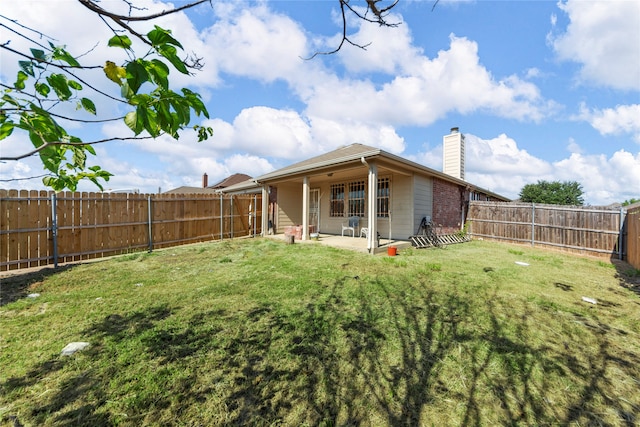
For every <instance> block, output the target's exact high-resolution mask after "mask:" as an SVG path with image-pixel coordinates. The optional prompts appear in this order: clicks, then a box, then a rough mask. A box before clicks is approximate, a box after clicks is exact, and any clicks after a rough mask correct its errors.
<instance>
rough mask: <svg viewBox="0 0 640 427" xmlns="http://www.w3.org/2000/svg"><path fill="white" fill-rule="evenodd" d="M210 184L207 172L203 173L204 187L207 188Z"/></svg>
mask: <svg viewBox="0 0 640 427" xmlns="http://www.w3.org/2000/svg"><path fill="white" fill-rule="evenodd" d="M208 186H209V177H208V176H207V174H206V173H204V174H203V175H202V188H207V187H208Z"/></svg>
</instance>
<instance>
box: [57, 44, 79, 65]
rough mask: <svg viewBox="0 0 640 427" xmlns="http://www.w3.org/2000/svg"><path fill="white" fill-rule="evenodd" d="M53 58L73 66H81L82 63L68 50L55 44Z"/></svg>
mask: <svg viewBox="0 0 640 427" xmlns="http://www.w3.org/2000/svg"><path fill="white" fill-rule="evenodd" d="M52 58H53V59H57V60H58V61H62V62H66V63H67V64H69V65H71V66H72V67H79V66H80V63H79V62H78V61H77V60H76V58H74V57H73V56H72V55H71V54H70V53H69V52H67V51H66V50H65V49H64V48H63V47H60V46H55V47H54V48H53V55H52Z"/></svg>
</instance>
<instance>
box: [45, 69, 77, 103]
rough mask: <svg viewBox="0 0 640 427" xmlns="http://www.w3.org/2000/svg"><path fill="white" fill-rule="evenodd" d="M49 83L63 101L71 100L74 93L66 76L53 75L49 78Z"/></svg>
mask: <svg viewBox="0 0 640 427" xmlns="http://www.w3.org/2000/svg"><path fill="white" fill-rule="evenodd" d="M47 82H49V85H50V86H51V87H52V88H53V90H54V92H55V93H56V95H58V98H59V99H60V100H61V101H66V100H67V99H69V98H71V95H72V93H71V90H70V89H69V81H68V80H67V77H66V76H65V75H64V74H51V75H49V76H47Z"/></svg>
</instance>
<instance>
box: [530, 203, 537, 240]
mask: <svg viewBox="0 0 640 427" xmlns="http://www.w3.org/2000/svg"><path fill="white" fill-rule="evenodd" d="M535 245H536V204H535V203H533V202H532V203H531V246H535Z"/></svg>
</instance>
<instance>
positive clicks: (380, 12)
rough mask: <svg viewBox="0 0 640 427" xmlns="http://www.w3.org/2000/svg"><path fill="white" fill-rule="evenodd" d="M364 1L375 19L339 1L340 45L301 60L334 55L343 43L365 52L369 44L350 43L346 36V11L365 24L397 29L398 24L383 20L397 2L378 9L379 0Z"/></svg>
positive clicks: (347, 2)
mask: <svg viewBox="0 0 640 427" xmlns="http://www.w3.org/2000/svg"><path fill="white" fill-rule="evenodd" d="M365 1H366V2H367V12H369V11H371V13H373V14H374V15H375V16H376V19H370V18H368V17H367V16H366V13H365V14H364V15H362V14H361V13H360V12H358V11H357V10H356V9H354V8H353V7H351V5H350V3H349V0H339V2H340V13H341V15H342V39H341V40H340V43H339V44H338V47H336V48H335V49H333V50H331V51H327V52H315V53H314V54H313V55H311V56H310V57H308V58H302V59H304V60H307V61H308V60H311V59H313V58H315V57H316V56H318V55H333V54H334V53H337V52H338V51H340V49H342V47H343V46H344V44H345V43H349V44H350V45H351V46H355V47H358V48H360V49H363V50H366V49H367V47H369V46H370V45H371V43H367V44H365V45H361V44H358V43H355V42H353V41H351V39H350V38H349V36H347V10H348V11H350V12H351V13H353V14H354V15H355V16H357V17H358V18H359V19H362V20H363V21H366V22H371V23H375V24H379V25H381V26H385V27H397V26H399V25H400V23H399V22H387V21H386V19H385V15H386V14H387V12H389V11H390V10H391V9H393V8H394V7H396V6H397V5H398V2H399V0H395V1H394V2H393V3H392V4H390V5H389V6H387V7H385V8H384V9H378V7H377V5H376V3H378V2H380V1H381V0H365Z"/></svg>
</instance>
